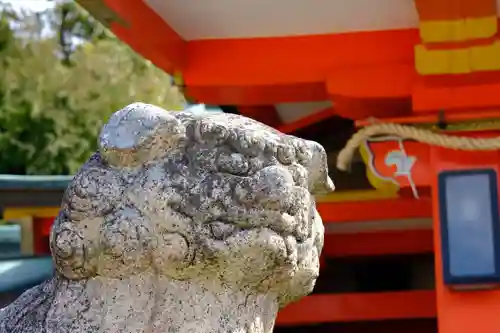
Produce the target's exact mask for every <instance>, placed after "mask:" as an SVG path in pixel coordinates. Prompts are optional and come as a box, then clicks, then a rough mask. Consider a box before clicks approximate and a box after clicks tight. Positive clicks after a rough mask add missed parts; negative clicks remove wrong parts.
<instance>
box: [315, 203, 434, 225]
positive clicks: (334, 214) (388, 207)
mask: <svg viewBox="0 0 500 333" xmlns="http://www.w3.org/2000/svg"><path fill="white" fill-rule="evenodd" d="M317 209H318V211H319V213H320V215H321V217H322V219H323V222H324V223H335V222H354V221H358V222H359V221H377V220H397V219H412V218H430V217H431V216H432V200H431V199H430V198H422V199H419V200H417V199H412V198H398V199H387V200H372V201H345V202H319V203H317Z"/></svg>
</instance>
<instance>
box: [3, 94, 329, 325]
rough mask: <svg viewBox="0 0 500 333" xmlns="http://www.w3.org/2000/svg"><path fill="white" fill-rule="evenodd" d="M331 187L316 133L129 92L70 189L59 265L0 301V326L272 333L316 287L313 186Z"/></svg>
mask: <svg viewBox="0 0 500 333" xmlns="http://www.w3.org/2000/svg"><path fill="white" fill-rule="evenodd" d="M333 189H334V186H333V183H332V181H331V180H330V178H329V176H328V166H327V156H326V153H325V150H324V149H323V147H322V146H321V145H319V144H318V143H315V142H312V141H307V140H303V139H299V138H297V137H294V136H290V135H285V134H283V133H281V132H279V131H277V130H275V129H273V128H271V127H268V126H266V125H264V124H261V123H259V122H257V121H254V120H252V119H249V118H246V117H243V116H239V115H234V114H225V113H216V112H202V113H193V112H186V111H184V112H169V111H166V110H164V109H161V108H159V107H156V106H153V105H149V104H143V103H134V104H131V105H129V106H127V107H125V108H123V109H122V110H119V111H118V112H116V113H115V114H113V115H112V116H111V117H110V119H109V121H108V123H106V124H105V125H104V126H103V128H102V130H101V133H100V136H99V149H98V152H96V153H95V154H94V155H93V156H92V157H91V158H90V159H89V160H88V162H87V163H86V164H85V165H84V166H83V167H82V168H81V170H80V171H79V172H78V173H77V175H76V176H75V177H74V179H73V181H72V182H71V184H70V185H69V187H68V189H67V190H66V193H65V195H64V197H63V200H62V205H61V209H60V212H59V215H58V216H57V218H56V220H55V222H54V225H53V228H52V233H51V237H50V247H51V251H52V256H53V260H54V264H55V268H56V273H55V275H54V277H53V278H52V279H51V280H49V281H46V282H44V283H42V284H41V285H39V286H37V287H34V288H32V289H30V290H28V291H26V292H25V293H24V294H23V295H22V296H20V297H19V298H18V299H17V300H16V301H14V302H13V303H12V304H11V305H9V306H8V307H6V308H4V309H2V310H0V333H90V332H100V333H104V332H109V333H118V332H120V333H129V332H130V333H132V332H137V333H164V332H165V333H166V332H171V333H188V332H189V333H201V332H220V333H228V332H231V333H270V332H272V330H273V327H274V322H275V319H276V315H277V312H278V310H279V309H280V308H282V307H283V306H285V305H286V304H288V303H290V302H292V301H295V300H297V299H299V298H301V297H302V296H305V295H307V294H308V293H310V292H311V291H312V289H313V287H314V284H315V281H316V278H317V277H318V274H319V255H320V252H321V249H322V246H323V236H324V228H323V224H322V221H321V218H320V216H319V214H318V212H317V210H316V206H315V201H314V197H313V195H314V194H318V193H326V192H331V191H333Z"/></svg>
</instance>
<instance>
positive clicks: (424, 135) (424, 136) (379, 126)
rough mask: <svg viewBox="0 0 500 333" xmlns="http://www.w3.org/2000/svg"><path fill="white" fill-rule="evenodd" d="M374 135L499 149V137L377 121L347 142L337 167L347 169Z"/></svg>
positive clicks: (461, 147) (446, 145)
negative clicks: (453, 132)
mask: <svg viewBox="0 0 500 333" xmlns="http://www.w3.org/2000/svg"><path fill="white" fill-rule="evenodd" d="M376 135H395V136H398V137H401V138H404V139H411V140H415V141H419V142H422V143H426V144H428V145H432V146H439V147H443V148H448V149H455V150H468V151H473V150H477V151H487V150H499V149H500V137H496V138H469V137H464V136H456V135H446V134H440V133H435V132H432V131H430V130H427V129H422V128H417V127H413V126H408V125H400V124H393V123H377V122H373V124H372V125H369V126H367V127H364V128H363V129H361V130H360V131H358V132H357V133H356V134H354V135H353V136H352V137H351V139H349V141H348V142H347V144H346V145H345V147H344V148H343V149H342V150H341V151H340V153H339V155H338V156H337V168H338V169H340V170H344V171H345V170H347V169H349V166H350V164H351V162H352V159H353V157H354V154H355V153H356V150H357V149H358V147H359V146H360V145H361V144H362V143H363V142H364V141H365V140H367V139H369V138H371V137H373V136H376Z"/></svg>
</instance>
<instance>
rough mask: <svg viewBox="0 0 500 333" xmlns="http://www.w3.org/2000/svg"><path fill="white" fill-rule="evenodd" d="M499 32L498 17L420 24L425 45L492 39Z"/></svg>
mask: <svg viewBox="0 0 500 333" xmlns="http://www.w3.org/2000/svg"><path fill="white" fill-rule="evenodd" d="M497 30H498V21H497V17H496V16H488V17H481V18H466V19H462V20H447V21H422V22H420V38H422V42H423V43H424V44H426V43H443V42H463V41H467V40H474V39H483V38H491V37H493V36H495V34H496V33H497Z"/></svg>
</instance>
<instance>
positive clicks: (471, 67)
mask: <svg viewBox="0 0 500 333" xmlns="http://www.w3.org/2000/svg"><path fill="white" fill-rule="evenodd" d="M415 68H416V70H417V72H418V73H419V74H421V75H438V74H466V73H471V72H476V71H493V70H500V42H499V41H495V42H494V43H492V44H490V45H480V46H473V47H469V48H464V49H452V50H429V49H427V48H426V47H425V46H424V45H417V46H415Z"/></svg>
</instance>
